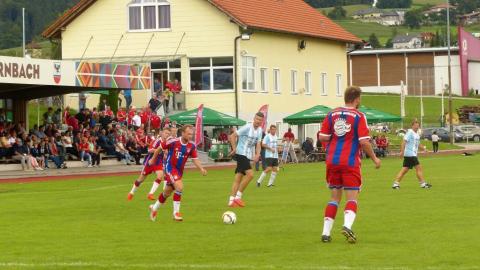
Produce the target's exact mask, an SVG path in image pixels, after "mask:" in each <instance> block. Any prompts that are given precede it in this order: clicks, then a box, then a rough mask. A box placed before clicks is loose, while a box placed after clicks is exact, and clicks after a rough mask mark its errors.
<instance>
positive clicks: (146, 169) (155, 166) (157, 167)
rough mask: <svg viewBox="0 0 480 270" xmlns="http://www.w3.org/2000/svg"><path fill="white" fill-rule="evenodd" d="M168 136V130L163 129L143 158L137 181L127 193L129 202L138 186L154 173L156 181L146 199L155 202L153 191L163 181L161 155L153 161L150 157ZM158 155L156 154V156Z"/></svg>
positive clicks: (160, 147)
mask: <svg viewBox="0 0 480 270" xmlns="http://www.w3.org/2000/svg"><path fill="white" fill-rule="evenodd" d="M169 136H170V129H169V128H164V129H163V131H162V132H161V134H159V136H158V137H157V139H156V140H155V141H153V142H152V143H151V144H150V146H149V148H148V155H147V156H146V157H145V160H144V162H143V170H142V172H141V173H140V176H139V177H138V179H137V180H136V181H135V182H134V183H133V187H132V190H131V191H130V192H129V193H128V196H127V199H128V200H129V201H131V200H133V196H134V195H135V192H136V191H137V189H138V188H139V187H140V185H141V184H142V183H143V182H144V181H145V179H146V178H147V176H148V175H150V174H152V173H153V172H155V173H156V174H157V179H155V181H154V182H153V186H152V188H151V189H150V192H149V193H148V196H147V198H148V199H149V200H151V201H154V200H155V196H154V194H155V191H157V189H158V187H159V186H160V183H161V182H162V179H163V155H161V158H156V159H155V161H153V160H152V157H153V156H154V155H155V152H156V151H157V150H158V151H160V150H161V149H162V143H164V142H166V141H167V138H168V137H169ZM157 155H158V154H157Z"/></svg>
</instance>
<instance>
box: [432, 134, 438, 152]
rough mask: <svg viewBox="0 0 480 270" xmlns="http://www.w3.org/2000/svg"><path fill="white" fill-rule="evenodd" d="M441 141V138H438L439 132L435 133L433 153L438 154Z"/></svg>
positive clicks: (433, 136)
mask: <svg viewBox="0 0 480 270" xmlns="http://www.w3.org/2000/svg"><path fill="white" fill-rule="evenodd" d="M439 141H440V137H438V135H437V132H436V131H434V132H433V134H432V147H433V153H437V152H438V142H439Z"/></svg>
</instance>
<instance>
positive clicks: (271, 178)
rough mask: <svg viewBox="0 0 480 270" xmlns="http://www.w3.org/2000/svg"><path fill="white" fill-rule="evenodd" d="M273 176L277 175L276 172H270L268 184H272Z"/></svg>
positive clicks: (273, 181)
mask: <svg viewBox="0 0 480 270" xmlns="http://www.w3.org/2000/svg"><path fill="white" fill-rule="evenodd" d="M275 177H277V173H276V172H272V174H271V175H270V180H269V181H268V185H269V186H272V185H273V184H274V183H275Z"/></svg>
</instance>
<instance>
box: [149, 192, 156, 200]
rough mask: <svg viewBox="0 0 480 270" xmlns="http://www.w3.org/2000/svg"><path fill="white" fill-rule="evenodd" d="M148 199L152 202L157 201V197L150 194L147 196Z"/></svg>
mask: <svg viewBox="0 0 480 270" xmlns="http://www.w3.org/2000/svg"><path fill="white" fill-rule="evenodd" d="M147 199H149V200H150V201H155V200H157V199H155V195H153V194H151V193H149V194H148V196H147Z"/></svg>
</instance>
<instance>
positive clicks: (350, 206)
mask: <svg viewBox="0 0 480 270" xmlns="http://www.w3.org/2000/svg"><path fill="white" fill-rule="evenodd" d="M345 211H352V212H354V213H357V201H348V202H347V205H345Z"/></svg>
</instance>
